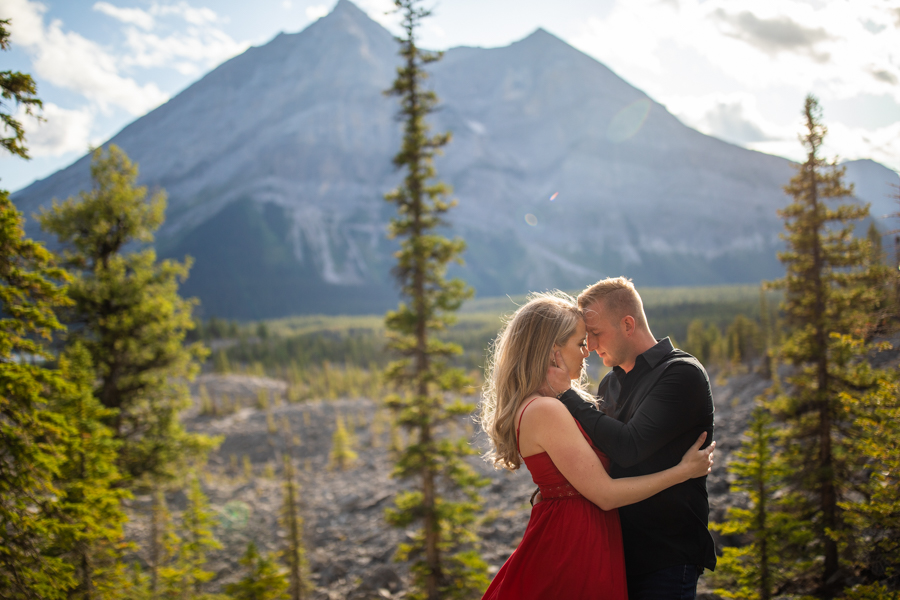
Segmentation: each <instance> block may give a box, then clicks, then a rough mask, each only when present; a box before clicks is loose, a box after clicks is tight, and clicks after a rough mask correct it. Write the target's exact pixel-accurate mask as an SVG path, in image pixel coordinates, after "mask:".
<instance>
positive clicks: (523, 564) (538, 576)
mask: <svg viewBox="0 0 900 600" xmlns="http://www.w3.org/2000/svg"><path fill="white" fill-rule="evenodd" d="M531 402H534V400H532V401H531ZM531 402H529V403H528V404H531ZM525 409H526V410H527V409H528V406H527V405H526V407H525ZM524 413H525V411H524V410H523V411H522V414H524ZM576 423H577V421H576ZM521 424H522V417H521V415H520V416H519V425H520V426H521ZM578 429H579V430H581V434H582V435H584V438H585V439H586V440H587V441H588V443H589V444H591V448H592V449H593V450H594V452H595V453H596V454H597V457H598V458H599V459H600V462H601V463H603V468H605V469H606V470H607V471H608V470H609V458H607V457H606V455H605V454H603V453H602V452H600V451H599V450H598V449H597V448H595V447H594V445H593V444H592V443H591V440H590V438H588V436H587V435H586V434H585V433H584V430H583V429H581V425H578ZM518 435H519V428H518V427H516V439H517V446H518ZM524 461H525V466H526V467H528V471H529V472H530V473H531V478H532V480H533V481H534V483H535V484H537V485H538V486H539V487H540V488H541V496H542V498H543V500H542V501H541V502H538V503H537V504H536V505H535V506H534V508H532V509H531V518H530V519H529V521H528V527H526V528H525V535H524V536H523V537H522V541H521V542H520V543H519V546H518V547H517V548H516V550H515V551H514V552H513V553H512V556H510V557H509V559H508V560H507V561H506V563H505V564H504V565H503V567H502V568H501V569H500V571H499V572H498V573H497V575H496V576H495V577H494V580H493V581H492V582H491V585H490V587H488V589H487V592H485V594H484V598H483V600H506V599H509V600H527V599H532V598H533V599H548V600H551V599H560V600H562V599H566V600H578V599H579V598H596V599H603V600H627V598H628V591H627V589H626V583H625V555H624V553H623V551H622V530H621V528H620V526H619V512H618V511H617V510H609V511H604V510H600V508H599V507H598V506H597V505H596V504H594V503H593V502H591V501H590V500H588V499H587V498H585V497H584V496H582V495H581V494H579V493H578V491H577V490H576V489H575V488H574V487H572V485H571V484H570V483H569V482H568V481H566V478H565V477H563V475H562V473H560V472H559V469H557V468H556V465H554V464H553V461H552V460H550V455H549V454H547V453H546V452H541V453H540V454H534V455H532V456H527V457H525V458H524Z"/></svg>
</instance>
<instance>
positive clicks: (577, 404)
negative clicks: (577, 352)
mask: <svg viewBox="0 0 900 600" xmlns="http://www.w3.org/2000/svg"><path fill="white" fill-rule="evenodd" d="M708 395H709V384H708V383H707V381H706V378H705V377H704V376H703V373H702V372H701V371H700V370H699V369H697V368H696V367H694V366H692V365H688V364H674V365H671V366H669V367H668V368H667V369H666V372H665V373H663V375H662V376H661V377H660V378H659V381H657V382H656V385H654V386H653V389H651V390H650V392H649V393H648V394H647V396H646V397H645V398H644V401H643V402H642V403H641V405H640V406H639V407H638V409H637V411H636V412H635V413H634V416H633V417H632V418H631V420H630V421H628V423H621V422H619V421H617V420H616V419H613V418H612V417H608V416H606V415H605V414H603V413H601V412H600V411H598V410H597V409H595V408H594V406H593V405H592V404H590V403H589V402H585V401H584V400H582V399H581V398H580V397H579V396H578V394H576V393H575V392H573V391H571V390H570V391H567V392H566V393H564V394H562V395H561V397H560V401H561V402H562V403H563V404H564V405H565V406H566V408H567V409H568V410H569V412H570V413H571V414H572V416H573V417H575V419H577V420H578V422H579V423H581V426H582V428H583V429H584V431H585V432H586V433H587V434H588V437H590V438H591V441H593V442H594V445H595V446H597V447H598V448H599V449H600V450H602V451H603V452H604V453H605V454H606V455H607V456H609V457H610V458H611V459H612V460H613V461H614V462H615V463H616V464H618V465H619V466H621V467H625V468H627V467H631V466H634V465H636V464H638V463H640V462H643V461H644V460H646V459H647V458H648V457H650V456H652V455H653V454H654V453H655V452H656V451H657V450H659V449H660V448H662V447H663V446H665V445H666V444H668V443H669V442H670V441H672V440H673V439H674V438H676V437H678V436H679V435H681V434H683V433H684V432H685V431H687V430H689V429H691V428H693V427H697V425H698V424H699V423H700V422H702V420H703V418H705V417H706V416H707V404H708V403H707V400H708ZM710 441H711V440H710Z"/></svg>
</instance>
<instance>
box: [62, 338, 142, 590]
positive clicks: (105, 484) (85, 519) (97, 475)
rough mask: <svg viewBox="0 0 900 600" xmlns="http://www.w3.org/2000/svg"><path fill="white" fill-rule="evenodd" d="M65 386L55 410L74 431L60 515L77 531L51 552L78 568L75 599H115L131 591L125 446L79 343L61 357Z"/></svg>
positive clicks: (68, 445)
mask: <svg viewBox="0 0 900 600" xmlns="http://www.w3.org/2000/svg"><path fill="white" fill-rule="evenodd" d="M59 367H60V373H61V375H62V376H63V378H64V379H65V381H66V384H65V386H64V387H63V388H62V389H60V391H59V392H58V393H57V394H56V395H55V398H54V401H53V409H54V410H55V412H56V413H57V414H59V415H60V416H62V417H63V418H64V419H65V421H66V423H67V424H68V425H69V426H70V427H72V429H73V433H74V435H71V436H69V437H68V438H67V439H66V442H65V444H64V445H63V454H64V456H65V460H64V462H63V463H62V466H61V468H60V472H59V475H58V477H57V489H58V490H59V498H58V502H57V505H56V510H57V511H58V512H59V514H60V516H61V518H62V519H63V520H64V521H65V522H66V523H69V524H71V525H73V527H72V528H71V529H69V531H68V535H66V536H62V537H61V538H60V539H58V540H57V542H56V544H55V547H54V548H53V549H51V553H58V554H59V555H60V556H63V557H65V558H66V560H67V562H69V564H71V565H73V566H74V568H75V576H76V579H77V585H76V586H75V587H74V588H73V589H72V590H70V591H69V596H68V597H69V598H96V597H101V598H102V597H109V596H114V595H116V594H117V593H119V592H120V591H121V589H122V588H123V587H125V588H128V587H129V586H128V584H127V579H128V577H127V575H128V574H127V571H126V570H125V569H124V566H123V563H122V558H123V553H124V551H125V550H126V549H127V544H126V543H125V542H124V534H123V527H124V525H125V520H126V517H125V514H124V512H123V510H122V506H121V502H122V500H123V499H124V498H127V497H129V496H130V494H128V492H127V491H126V490H124V489H122V488H120V487H117V486H118V485H119V483H120V482H121V475H120V474H119V471H118V469H117V468H116V458H117V456H118V448H119V445H120V442H119V441H117V440H116V439H115V438H114V437H113V434H112V431H110V429H109V428H108V427H107V426H106V425H105V424H104V420H107V419H108V418H109V417H110V416H111V415H112V414H113V413H114V411H112V410H110V409H107V408H104V407H103V406H102V405H101V404H100V403H99V402H98V401H97V399H96V398H95V397H94V396H93V389H92V388H93V379H94V373H93V368H92V365H91V360H90V354H89V353H88V352H87V350H86V349H85V348H84V347H83V346H82V345H81V344H78V343H75V344H73V345H71V346H70V347H69V348H67V349H66V352H65V353H64V354H63V355H62V356H61V357H60V361H59Z"/></svg>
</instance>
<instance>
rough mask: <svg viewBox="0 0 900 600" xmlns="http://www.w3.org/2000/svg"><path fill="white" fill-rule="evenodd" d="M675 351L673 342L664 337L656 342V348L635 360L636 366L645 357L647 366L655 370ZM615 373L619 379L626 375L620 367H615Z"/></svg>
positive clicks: (643, 353) (639, 355)
mask: <svg viewBox="0 0 900 600" xmlns="http://www.w3.org/2000/svg"><path fill="white" fill-rule="evenodd" d="M674 349H675V346H673V345H672V341H671V340H670V339H669V338H667V337H664V338H662V339H661V340H656V345H655V346H653V347H652V348H649V349H648V350H645V351H644V352H642V353H641V354H638V355H637V358H635V365H636V364H637V361H638V359H640V358H642V357H643V359H644V361H645V362H646V363H647V365H649V367H650V368H651V369H653V368H655V367H656V365H658V364H659V361H661V360H662V359H663V358H664V357H665V356H666V355H667V354H669V352H671V351H672V350H674ZM613 371H614V372H615V374H616V376H617V377H618V378H619V379H621V378H622V377H624V376H625V374H626V373H625V370H624V369H622V367H620V366H618V365H616V366H615V367H613Z"/></svg>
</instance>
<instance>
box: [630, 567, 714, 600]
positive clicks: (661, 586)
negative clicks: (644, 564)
mask: <svg viewBox="0 0 900 600" xmlns="http://www.w3.org/2000/svg"><path fill="white" fill-rule="evenodd" d="M701 573H703V567H698V566H697V565H678V566H676V567H668V568H666V569H662V570H660V571H653V572H652V573H645V574H643V575H635V576H634V577H628V600H693V599H694V598H696V597H697V580H698V579H700V574H701Z"/></svg>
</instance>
